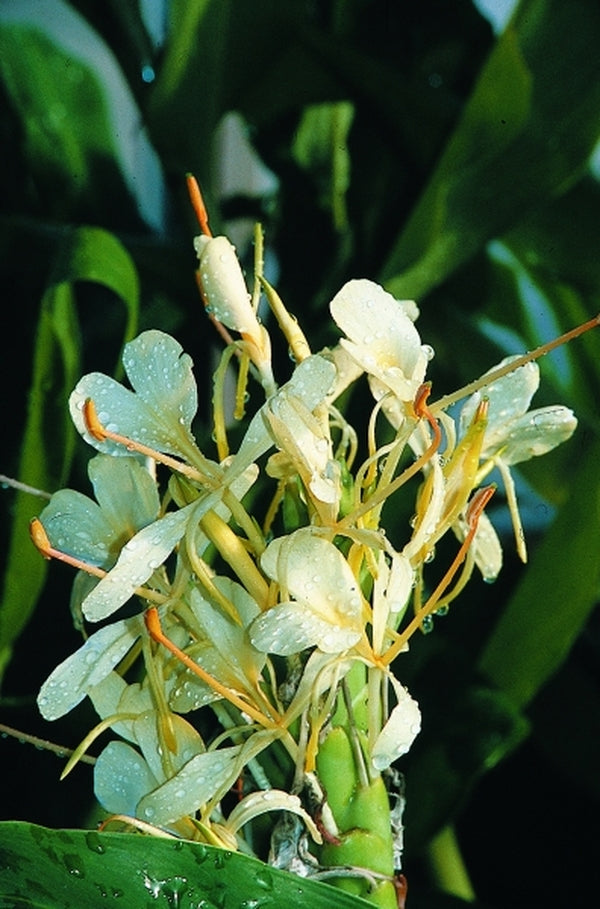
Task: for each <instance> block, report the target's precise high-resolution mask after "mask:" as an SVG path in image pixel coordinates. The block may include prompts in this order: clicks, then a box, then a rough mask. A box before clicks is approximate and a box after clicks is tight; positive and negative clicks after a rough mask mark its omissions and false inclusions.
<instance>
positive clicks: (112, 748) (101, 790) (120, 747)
mask: <svg viewBox="0 0 600 909" xmlns="http://www.w3.org/2000/svg"><path fill="white" fill-rule="evenodd" d="M156 785H157V780H156V779H155V777H154V776H153V774H152V773H151V771H150V768H149V767H148V765H147V763H146V761H145V760H144V759H143V757H142V756H141V754H140V753H139V752H138V751H136V750H135V748H132V747H131V745H127V744H126V743H125V742H109V744H108V745H107V746H106V748H105V749H104V751H102V752H101V753H100V754H99V755H98V759H97V760H96V764H95V766H94V794H95V796H96V798H97V799H98V801H99V802H100V804H101V805H102V807H103V808H104V810H105V811H108V812H109V813H110V814H126V815H128V816H129V817H135V813H136V808H137V805H138V802H139V801H140V799H141V798H143V797H144V796H145V795H146V793H147V792H151V791H152V790H153V789H155V788H156Z"/></svg>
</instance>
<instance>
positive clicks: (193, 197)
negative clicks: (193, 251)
mask: <svg viewBox="0 0 600 909" xmlns="http://www.w3.org/2000/svg"><path fill="white" fill-rule="evenodd" d="M185 181H186V183H187V189H188V194H189V197H190V202H191V203H192V208H193V209H194V213H195V215H196V218H197V219H198V224H199V225H200V230H201V231H202V233H203V234H204V235H205V236H206V237H212V233H211V230H210V227H209V226H208V212H207V210H206V205H205V204H204V199H203V198H202V193H201V191H200V187H199V185H198V181H197V180H196V178H195V177H194V175H193V174H186V175H185Z"/></svg>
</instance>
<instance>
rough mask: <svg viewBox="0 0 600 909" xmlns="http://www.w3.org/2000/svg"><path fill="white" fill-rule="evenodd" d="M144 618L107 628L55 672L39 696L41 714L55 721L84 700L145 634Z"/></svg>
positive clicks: (94, 636) (97, 632)
mask: <svg viewBox="0 0 600 909" xmlns="http://www.w3.org/2000/svg"><path fill="white" fill-rule="evenodd" d="M142 628H143V619H142V618H141V616H133V617H132V618H130V619H123V620H121V621H120V622H114V623H113V624H112V625H106V626H105V627H104V628H100V629H99V631H96V632H95V633H94V634H92V635H91V636H90V637H89V638H88V639H87V641H86V642H85V644H83V645H82V646H81V647H80V648H79V650H76V651H75V653H72V654H71V656H69V657H67V659H66V660H63V662H62V663H60V664H59V665H58V666H57V667H56V669H54V670H53V671H52V672H51V673H50V675H49V676H48V678H47V679H46V681H45V682H44V684H43V685H42V687H41V689H40V692H39V694H38V698H37V703H38V707H39V709H40V713H41V714H42V716H43V717H44V719H46V720H56V719H58V718H59V717H61V716H64V714H65V713H68V712H69V710H72V709H73V707H76V706H77V704H79V702H80V701H82V700H83V699H84V697H85V696H86V694H87V692H88V690H89V689H90V688H92V687H93V686H94V685H97V684H98V683H99V682H101V681H102V679H103V678H105V677H106V676H107V675H108V674H109V673H110V672H111V670H112V669H114V667H115V666H116V665H117V663H119V662H120V661H121V660H122V659H123V657H124V656H125V654H126V653H127V651H128V650H129V649H130V648H131V647H132V645H133V644H134V643H135V642H136V640H137V639H138V637H139V636H140V634H141V633H142Z"/></svg>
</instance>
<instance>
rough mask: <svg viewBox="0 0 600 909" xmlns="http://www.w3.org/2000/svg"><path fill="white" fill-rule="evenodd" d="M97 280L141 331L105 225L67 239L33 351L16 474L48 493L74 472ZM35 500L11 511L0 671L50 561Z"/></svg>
mask: <svg viewBox="0 0 600 909" xmlns="http://www.w3.org/2000/svg"><path fill="white" fill-rule="evenodd" d="M78 281H94V282H96V283H98V284H102V285H103V286H105V287H107V288H109V289H110V290H111V291H112V292H114V293H115V294H116V295H117V297H118V299H119V300H120V301H121V302H122V303H123V305H124V306H125V310H126V313H127V316H126V325H125V338H127V337H128V336H129V335H130V334H131V333H133V332H134V331H135V328H136V323H137V313H138V282H137V276H136V272H135V269H134V267H133V263H132V261H131V259H130V257H129V255H128V253H127V252H126V250H125V249H124V248H123V246H122V245H121V243H120V242H119V241H118V240H117V239H116V238H115V237H113V236H112V235H111V234H109V233H107V232H106V231H104V230H101V229H99V228H93V227H82V228H78V229H77V230H74V231H73V232H72V233H70V234H69V235H68V237H67V239H66V241H65V243H64V246H63V249H62V251H61V255H60V257H59V261H58V263H57V267H56V273H55V275H54V280H53V283H52V284H51V285H50V286H49V288H48V290H47V291H46V293H45V294H44V297H43V299H42V304H41V310H40V317H39V322H38V326H37V332H36V338H35V347H34V352H33V370H32V380H31V388H30V391H29V405H28V412H27V421H26V426H25V431H24V436H23V442H22V449H21V456H20V461H19V465H18V471H17V477H18V479H19V480H20V481H21V482H22V483H27V484H28V485H30V486H32V487H34V488H36V489H40V490H46V491H50V492H51V491H53V490H54V489H56V488H57V487H60V486H62V485H64V483H65V482H66V479H67V477H68V475H69V471H70V467H71V463H72V459H73V454H74V449H75V439H76V434H75V430H74V428H73V427H72V425H71V421H70V418H69V415H68V408H67V399H68V395H69V392H70V391H71V389H72V388H73V386H74V384H75V382H76V380H77V378H78V376H79V374H80V371H81V364H80V359H81V351H80V347H81V343H80V339H79V321H78V317H77V310H76V305H75V284H76V283H77V282H78ZM35 511H36V505H35V499H34V498H33V497H32V496H31V495H30V494H28V493H24V492H18V493H17V496H16V499H15V504H14V508H13V521H12V530H11V538H10V542H9V545H8V554H7V561H6V570H5V576H4V581H3V591H2V608H1V609H0V674H1V672H2V670H3V668H4V667H5V666H6V665H7V663H8V661H9V659H10V654H11V649H12V645H13V642H14V641H15V640H16V638H17V637H18V635H19V634H20V632H21V631H22V629H23V628H24V626H25V624H26V623H27V621H28V620H29V617H30V616H31V613H32V611H33V609H34V607H35V604H36V601H37V598H38V596H39V594H40V591H41V589H42V587H43V584H44V580H45V576H46V563H45V562H44V561H43V560H42V559H41V558H40V555H39V553H38V552H36V550H35V549H34V547H33V546H32V544H31V542H30V540H29V533H28V527H29V522H30V520H31V518H32V517H33V516H34V514H35Z"/></svg>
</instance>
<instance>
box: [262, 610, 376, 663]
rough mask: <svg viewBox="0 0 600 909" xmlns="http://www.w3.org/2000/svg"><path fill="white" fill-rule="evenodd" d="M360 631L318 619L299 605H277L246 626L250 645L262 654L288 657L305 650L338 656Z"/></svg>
mask: <svg viewBox="0 0 600 909" xmlns="http://www.w3.org/2000/svg"><path fill="white" fill-rule="evenodd" d="M360 637H361V632H360V630H357V629H356V628H346V627H344V626H343V625H336V624H334V623H333V622H331V621H329V620H327V619H325V618H322V617H321V616H320V615H318V614H317V613H316V612H313V611H312V610H310V609H307V608H306V606H305V605H303V604H301V603H279V604H278V605H277V606H273V608H272V609H269V610H267V612H263V613H262V615H260V616H259V617H258V618H257V619H255V621H254V622H253V623H252V625H251V626H250V640H251V641H252V644H253V645H254V646H255V647H256V648H257V649H258V650H262V651H263V652H264V653H277V654H279V655H280V656H291V655H292V654H293V653H300V651H302V650H306V648H307V647H318V648H319V650H321V651H323V653H341V652H343V651H344V650H348V649H349V648H350V647H353V646H354V644H356V643H357V642H358V641H359V640H360Z"/></svg>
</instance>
